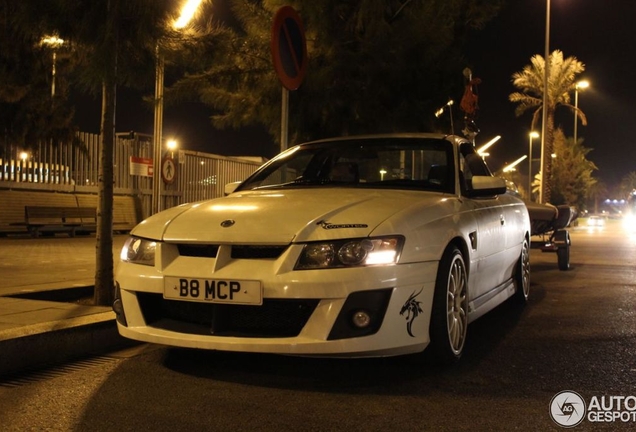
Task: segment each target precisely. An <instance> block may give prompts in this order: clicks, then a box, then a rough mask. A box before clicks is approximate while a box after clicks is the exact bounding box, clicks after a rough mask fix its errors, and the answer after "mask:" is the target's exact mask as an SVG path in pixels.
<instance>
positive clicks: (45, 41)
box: [40, 36, 64, 98]
mask: <svg viewBox="0 0 636 432" xmlns="http://www.w3.org/2000/svg"><path fill="white" fill-rule="evenodd" d="M40 43H41V44H42V45H47V46H49V47H51V49H52V50H53V67H52V69H51V98H53V97H54V96H55V63H56V62H57V53H56V51H57V49H58V48H59V47H61V46H62V45H64V39H60V38H59V37H57V36H46V37H43V38H42V40H41V41H40Z"/></svg>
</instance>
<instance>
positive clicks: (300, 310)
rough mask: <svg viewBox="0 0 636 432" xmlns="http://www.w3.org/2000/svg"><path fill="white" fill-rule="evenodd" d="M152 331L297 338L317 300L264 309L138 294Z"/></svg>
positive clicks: (274, 302)
mask: <svg viewBox="0 0 636 432" xmlns="http://www.w3.org/2000/svg"><path fill="white" fill-rule="evenodd" d="M137 299H138V301H139V306H140V307H141V311H142V313H143V316H144V320H145V321H146V325H148V326H149V327H155V328H161V329H165V330H170V331H175V332H178V333H188V334H199V335H211V334H213V335H215V336H236V337H254V338H257V337H259V338H267V337H294V336H298V335H299V334H300V332H301V331H302V329H303V327H304V326H305V324H306V323H307V321H308V320H309V317H310V316H311V314H312V313H313V311H314V309H315V308H316V306H317V305H318V300H295V299H292V300H287V299H264V300H263V304H262V305H261V306H242V305H225V304H214V303H197V302H186V301H176V300H166V299H164V298H163V296H162V295H161V294H153V293H143V292H138V293H137Z"/></svg>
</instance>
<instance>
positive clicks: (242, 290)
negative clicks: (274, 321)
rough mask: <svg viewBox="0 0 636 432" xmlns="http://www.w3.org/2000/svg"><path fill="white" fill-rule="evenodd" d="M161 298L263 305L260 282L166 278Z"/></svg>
mask: <svg viewBox="0 0 636 432" xmlns="http://www.w3.org/2000/svg"><path fill="white" fill-rule="evenodd" d="M163 296H164V298H167V299H175V300H189V301H199V302H209V303H231V304H244V305H261V304H263V290H262V288H261V282H260V281H253V280H219V279H194V278H178V277H166V278H165V279H164V288H163Z"/></svg>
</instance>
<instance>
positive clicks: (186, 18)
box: [152, 0, 202, 214]
mask: <svg viewBox="0 0 636 432" xmlns="http://www.w3.org/2000/svg"><path fill="white" fill-rule="evenodd" d="M201 2H202V0H188V1H187V3H186V4H185V5H184V6H183V8H182V9H181V14H180V16H179V19H177V20H176V21H174V23H173V24H172V27H173V28H174V29H175V30H179V29H182V28H184V27H185V26H187V25H188V23H189V22H190V20H191V19H192V18H193V17H194V15H195V13H196V11H197V9H198V8H199V5H200V4H201ZM155 50H156V58H157V60H156V63H155V121H154V135H153V160H152V213H153V214H154V213H159V212H160V211H161V157H162V154H161V150H162V146H163V137H162V134H163V78H164V69H165V63H164V59H163V54H161V52H160V50H159V44H157V45H156V48H155Z"/></svg>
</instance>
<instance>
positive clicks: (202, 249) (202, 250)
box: [177, 243, 287, 259]
mask: <svg viewBox="0 0 636 432" xmlns="http://www.w3.org/2000/svg"><path fill="white" fill-rule="evenodd" d="M177 247H178V249H179V255H181V256H188V257H198V258H216V256H217V254H218V252H219V245H208V244H183V243H181V244H178V245H177ZM286 249H287V245H283V246H254V245H233V246H232V259H277V258H278V257H279V256H281V255H282V254H283V252H285V250H286Z"/></svg>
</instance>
